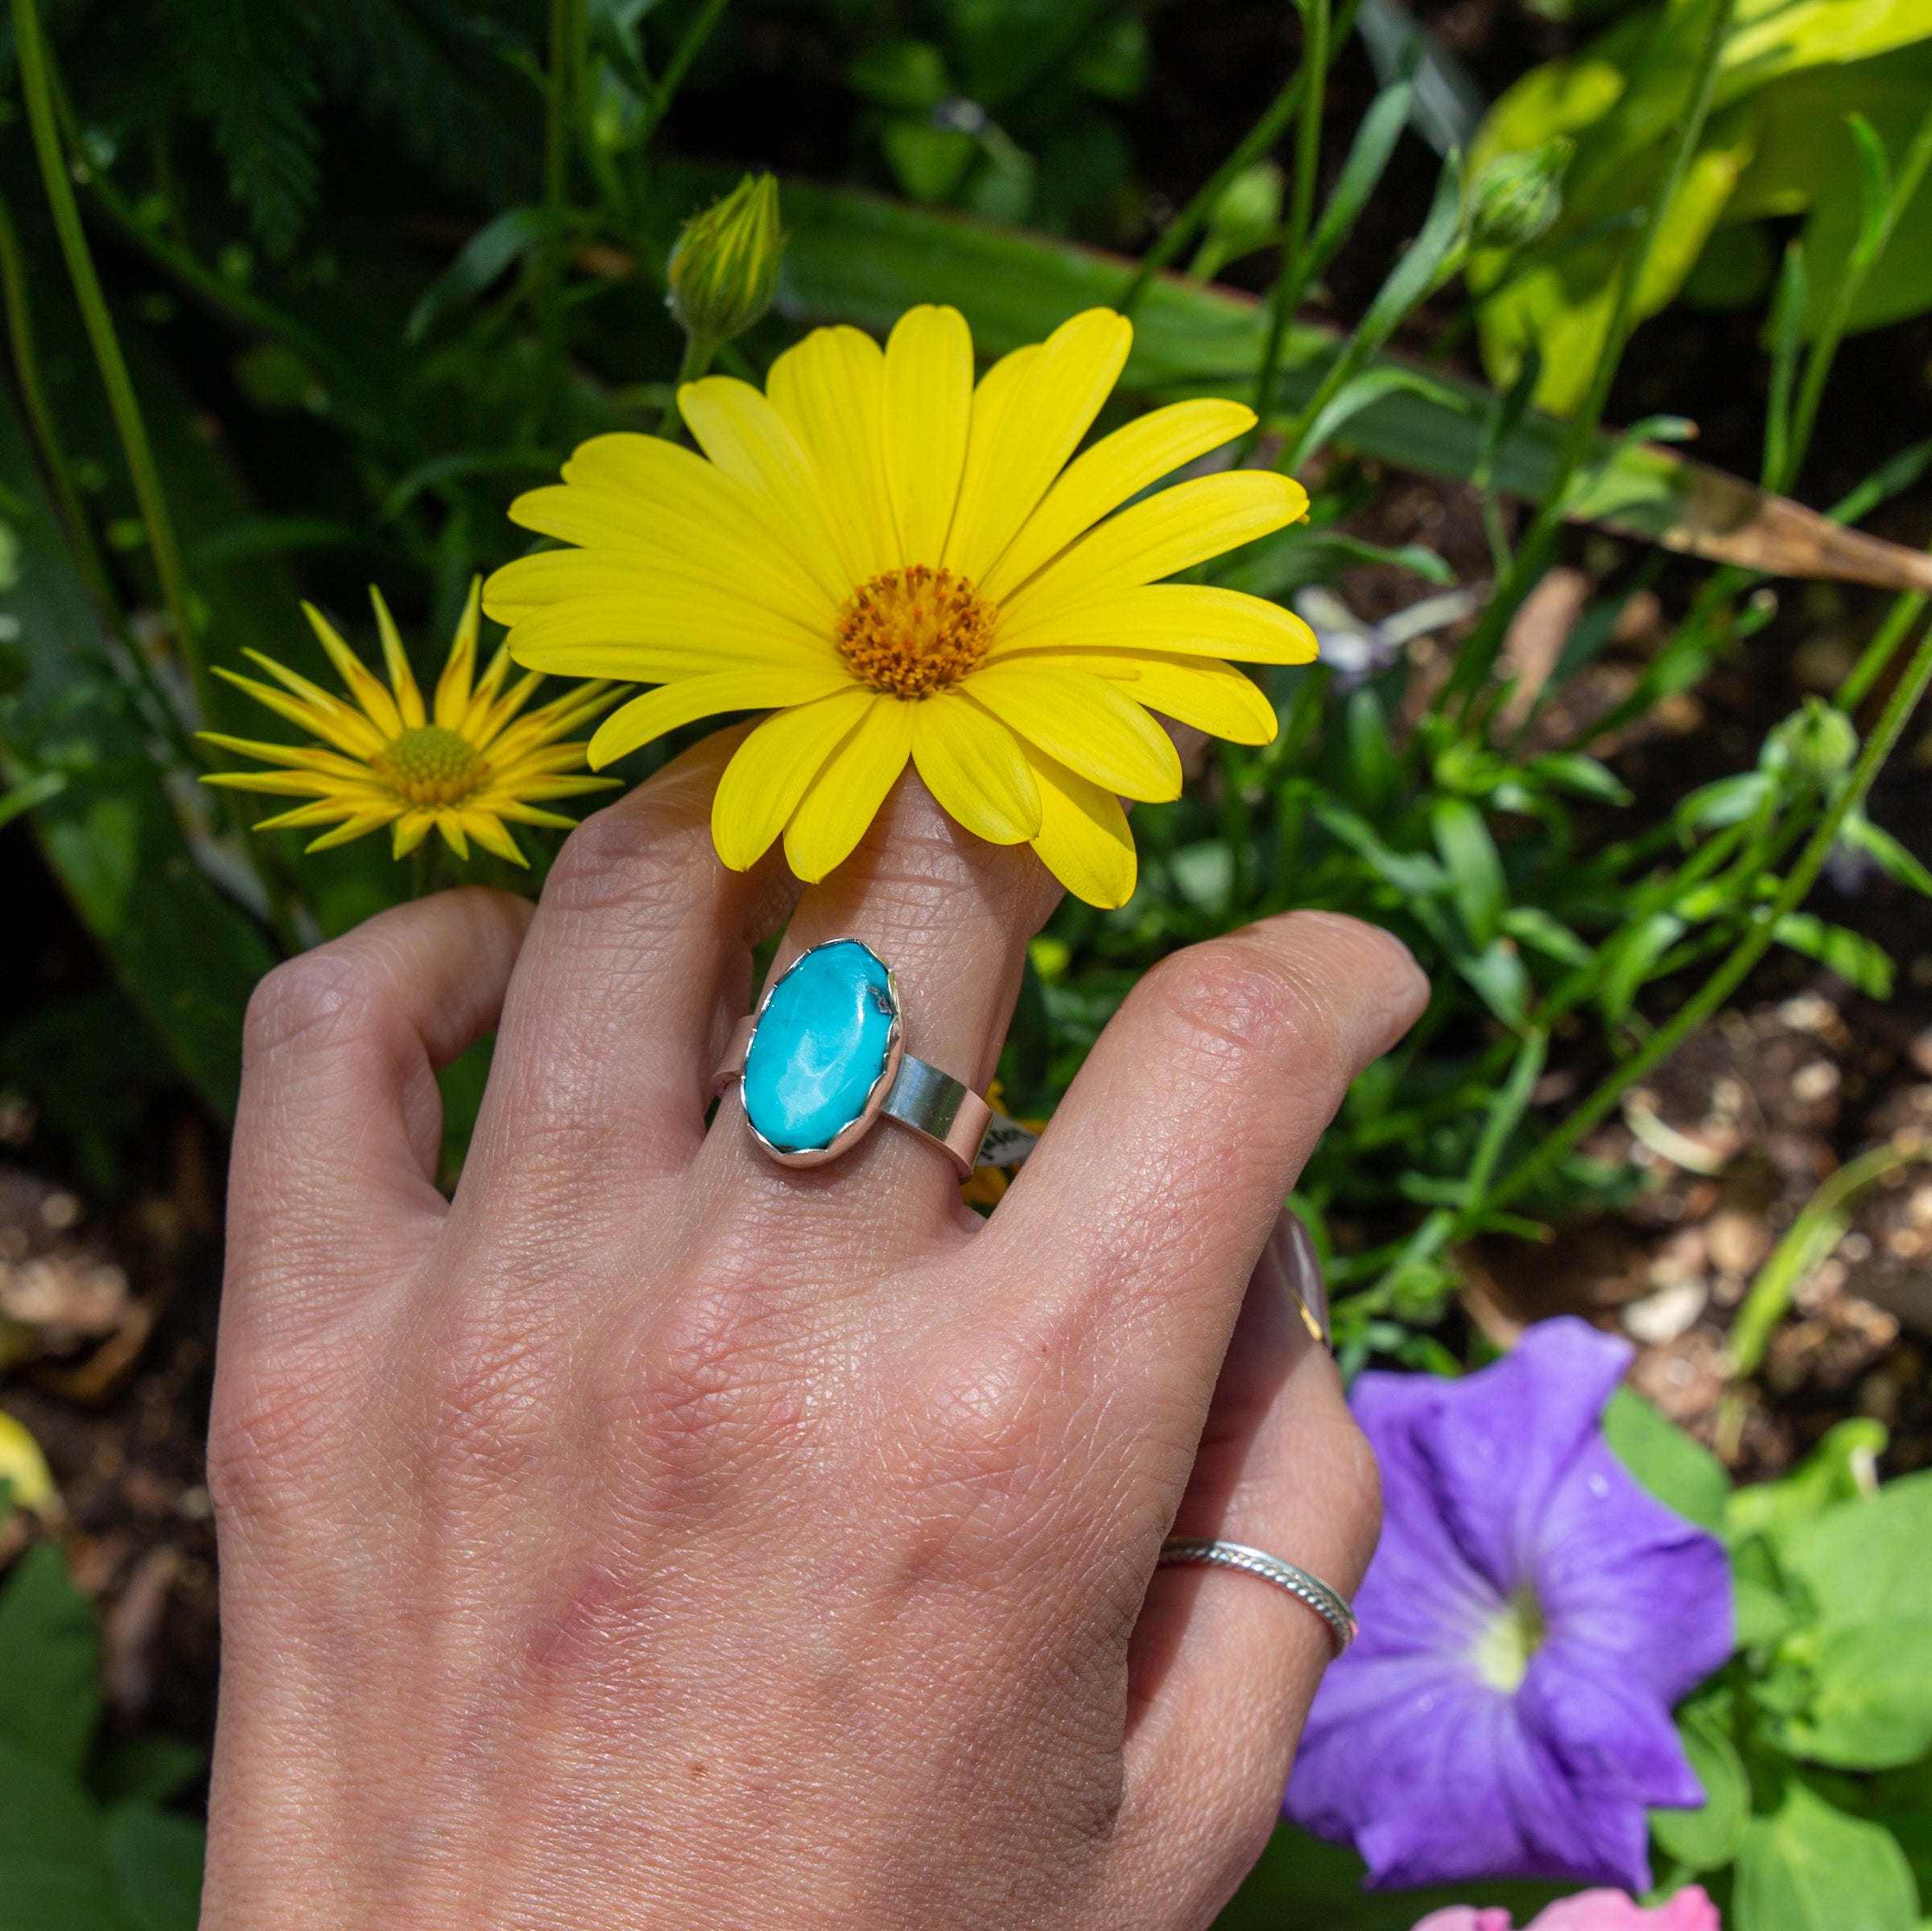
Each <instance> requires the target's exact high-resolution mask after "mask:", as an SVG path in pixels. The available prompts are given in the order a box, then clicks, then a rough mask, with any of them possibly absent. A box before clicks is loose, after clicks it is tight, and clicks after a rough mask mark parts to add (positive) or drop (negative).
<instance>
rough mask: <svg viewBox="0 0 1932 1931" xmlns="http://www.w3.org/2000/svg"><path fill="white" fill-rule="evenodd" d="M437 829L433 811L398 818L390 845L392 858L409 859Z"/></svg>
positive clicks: (406, 814)
mask: <svg viewBox="0 0 1932 1931" xmlns="http://www.w3.org/2000/svg"><path fill="white" fill-rule="evenodd" d="M435 830H436V813H435V812H433V811H409V812H406V813H404V815H403V816H402V817H400V818H398V819H397V820H396V822H395V824H394V827H393V836H391V838H390V843H389V855H390V857H391V858H407V857H408V856H409V855H410V853H411V852H413V851H415V848H416V847H417V846H418V845H419V844H422V842H423V840H424V839H426V838H427V837H428V836H429V835H430V833H431V831H435Z"/></svg>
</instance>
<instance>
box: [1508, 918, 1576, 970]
mask: <svg viewBox="0 0 1932 1931" xmlns="http://www.w3.org/2000/svg"><path fill="white" fill-rule="evenodd" d="M1499 923H1500V924H1501V926H1502V929H1503V930H1505V932H1507V933H1508V934H1509V936H1510V937H1511V938H1512V939H1518V940H1520V941H1521V943H1523V944H1525V945H1526V946H1528V947H1530V949H1531V950H1532V951H1538V952H1541V953H1542V955H1543V956H1544V957H1545V958H1546V959H1555V960H1556V961H1557V963H1558V964H1559V965H1567V966H1587V964H1589V963H1590V961H1591V959H1594V958H1595V957H1596V954H1595V953H1594V952H1593V951H1591V949H1590V947H1588V946H1587V945H1586V944H1584V943H1583V940H1582V939H1579V938H1578V937H1577V935H1576V934H1575V933H1574V932H1573V931H1571V930H1570V928H1569V926H1567V925H1565V924H1563V922H1562V921H1561V920H1560V919H1555V918H1551V917H1550V914H1548V913H1547V912H1546V911H1545V910H1543V908H1542V906H1509V907H1508V908H1507V909H1506V910H1505V911H1504V913H1503V915H1502V918H1501V920H1500V921H1499Z"/></svg>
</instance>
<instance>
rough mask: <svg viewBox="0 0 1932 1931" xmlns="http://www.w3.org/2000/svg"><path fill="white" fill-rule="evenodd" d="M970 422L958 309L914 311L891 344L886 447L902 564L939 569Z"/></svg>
mask: <svg viewBox="0 0 1932 1931" xmlns="http://www.w3.org/2000/svg"><path fill="white" fill-rule="evenodd" d="M971 423H972V336H971V334H970V333H969V332H968V330H967V327H966V318H965V317H964V316H963V315H961V314H960V312H959V311H958V310H957V309H956V308H939V307H933V306H932V305H931V304H930V303H927V304H925V305H923V306H921V307H917V308H909V309H907V310H906V312H905V314H903V315H902V316H900V317H899V319H898V322H897V323H896V324H894V328H893V331H892V335H891V337H890V340H888V341H887V342H886V407H885V416H884V425H883V447H884V449H885V452H886V479H887V481H888V482H889V483H890V485H891V489H892V505H893V510H894V514H895V515H896V516H897V518H898V529H899V542H900V546H901V548H900V555H899V560H900V561H901V562H903V563H938V562H939V559H941V557H942V556H943V555H944V554H945V551H946V533H947V530H949V529H950V528H951V527H952V513H953V508H954V505H956V503H957V501H959V494H960V472H961V470H962V469H963V468H964V465H965V461H966V435H967V431H968V427H969V426H970V425H971Z"/></svg>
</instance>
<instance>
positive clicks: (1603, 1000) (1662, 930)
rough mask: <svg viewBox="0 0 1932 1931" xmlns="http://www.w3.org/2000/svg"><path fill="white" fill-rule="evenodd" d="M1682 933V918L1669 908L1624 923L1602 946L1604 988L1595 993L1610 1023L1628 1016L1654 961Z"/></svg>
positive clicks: (1655, 965)
mask: <svg viewBox="0 0 1932 1931" xmlns="http://www.w3.org/2000/svg"><path fill="white" fill-rule="evenodd" d="M1683 935H1684V922H1683V921H1682V919H1681V918H1677V917H1675V916H1674V914H1671V913H1669V912H1653V913H1652V914H1650V915H1649V917H1648V918H1644V919H1641V920H1640V921H1639V922H1637V924H1636V925H1634V926H1626V927H1625V928H1624V930H1622V931H1620V932H1619V933H1618V934H1617V935H1616V937H1615V938H1613V939H1610V940H1608V942H1607V943H1605V944H1604V947H1603V957H1604V962H1605V965H1606V968H1607V969H1606V972H1605V974H1604V989H1603V991H1602V992H1600V994H1599V995H1598V999H1599V1002H1600V1004H1601V1005H1602V1007H1603V1009H1604V1017H1605V1018H1606V1019H1608V1021H1610V1023H1611V1024H1612V1025H1617V1024H1619V1023H1620V1021H1623V1020H1624V1019H1626V1018H1628V1017H1629V1014H1630V1009H1631V1007H1632V1006H1633V1005H1635V1004H1636V1001H1637V994H1638V993H1639V992H1641V990H1642V989H1643V988H1644V985H1645V983H1646V981H1648V980H1649V977H1650V975H1651V973H1652V972H1653V971H1655V969H1656V968H1657V961H1658V960H1659V959H1662V957H1663V956H1664V955H1665V954H1666V952H1668V951H1670V948H1671V947H1673V946H1674V945H1675V944H1676V943H1677V942H1678V939H1682V937H1683Z"/></svg>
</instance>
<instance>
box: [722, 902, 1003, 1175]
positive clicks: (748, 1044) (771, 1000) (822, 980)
mask: <svg viewBox="0 0 1932 1931" xmlns="http://www.w3.org/2000/svg"><path fill="white" fill-rule="evenodd" d="M713 1087H714V1089H715V1090H716V1092H717V1093H718V1094H719V1095H720V1096H722V1095H724V1093H725V1091H727V1089H728V1088H731V1087H736V1088H737V1095H738V1100H739V1104H740V1106H741V1109H742V1110H743V1112H744V1115H745V1124H746V1125H747V1126H749V1128H750V1129H751V1134H752V1137H753V1139H754V1140H756V1141H758V1145H760V1146H761V1147H762V1148H763V1149H764V1150H765V1151H766V1153H769V1154H770V1156H771V1157H772V1158H773V1159H774V1160H775V1161H778V1164H779V1165H780V1166H797V1167H805V1166H824V1164H825V1163H826V1162H827V1161H829V1160H836V1159H837V1158H838V1157H839V1156H840V1154H841V1153H846V1152H848V1151H849V1150H850V1149H852V1148H853V1147H855V1146H857V1145H858V1143H859V1142H860V1141H861V1140H863V1139H864V1138H865V1136H866V1135H867V1134H868V1133H870V1132H871V1131H872V1129H873V1126H874V1125H876V1124H877V1122H878V1121H879V1120H894V1121H895V1122H896V1123H897V1124H899V1125H900V1126H903V1127H907V1128H910V1129H911V1131H913V1132H914V1133H917V1134H918V1135H919V1137H921V1138H922V1139H924V1140H930V1141H931V1142H932V1143H933V1145H935V1146H937V1147H939V1149H941V1150H942V1151H943V1152H944V1153H945V1154H946V1155H947V1157H948V1158H949V1159H950V1160H951V1161H952V1164H953V1166H955V1167H956V1169H957V1170H958V1172H959V1174H960V1178H962V1179H964V1178H965V1177H966V1176H967V1175H968V1174H970V1173H971V1172H972V1168H973V1162H974V1161H975V1159H976V1157H977V1156H978V1154H979V1151H980V1142H981V1141H983V1140H985V1137H986V1129H987V1128H988V1126H989V1125H990V1124H992V1121H993V1109H992V1108H991V1107H989V1105H988V1104H986V1102H985V1100H983V1099H981V1098H980V1095H978V1094H977V1093H976V1092H974V1091H972V1088H971V1087H968V1085H967V1084H966V1083H965V1082H964V1080H963V1079H954V1077H953V1076H952V1074H950V1073H946V1072H942V1071H940V1070H939V1067H935V1066H929V1065H927V1062H925V1061H924V1060H923V1059H915V1058H914V1057H913V1056H912V1054H910V1053H908V1052H907V1051H906V1050H905V1018H904V1014H903V1013H902V1010H901V1008H900V1005H899V987H898V979H897V977H896V976H894V972H893V970H892V968H891V967H890V966H889V965H887V964H886V962H885V960H884V959H881V958H880V956H879V955H878V954H877V952H875V951H873V949H872V947H870V946H869V945H865V944H861V942H860V941H859V940H857V939H830V940H828V941H827V943H824V945H816V946H814V947H811V950H810V951H806V952H801V953H800V954H799V956H798V957H797V958H796V959H794V960H793V961H792V962H791V964H790V965H789V966H787V967H786V968H785V970H784V971H783V972H781V973H780V974H779V975H778V977H777V978H776V979H775V980H773V981H772V983H771V984H770V986H769V987H767V988H766V992H765V996H764V997H763V998H762V999H761V1000H760V1001H758V1010H757V1012H755V1013H751V1014H749V1016H748V1017H745V1018H743V1019H741V1020H740V1021H738V1024H737V1029H735V1030H734V1031H733V1034H732V1036H731V1043H730V1045H729V1046H728V1047H727V1048H726V1050H725V1057H724V1059H723V1060H722V1061H721V1062H720V1064H719V1067H718V1070H717V1073H716V1075H715V1078H714V1079H713Z"/></svg>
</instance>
